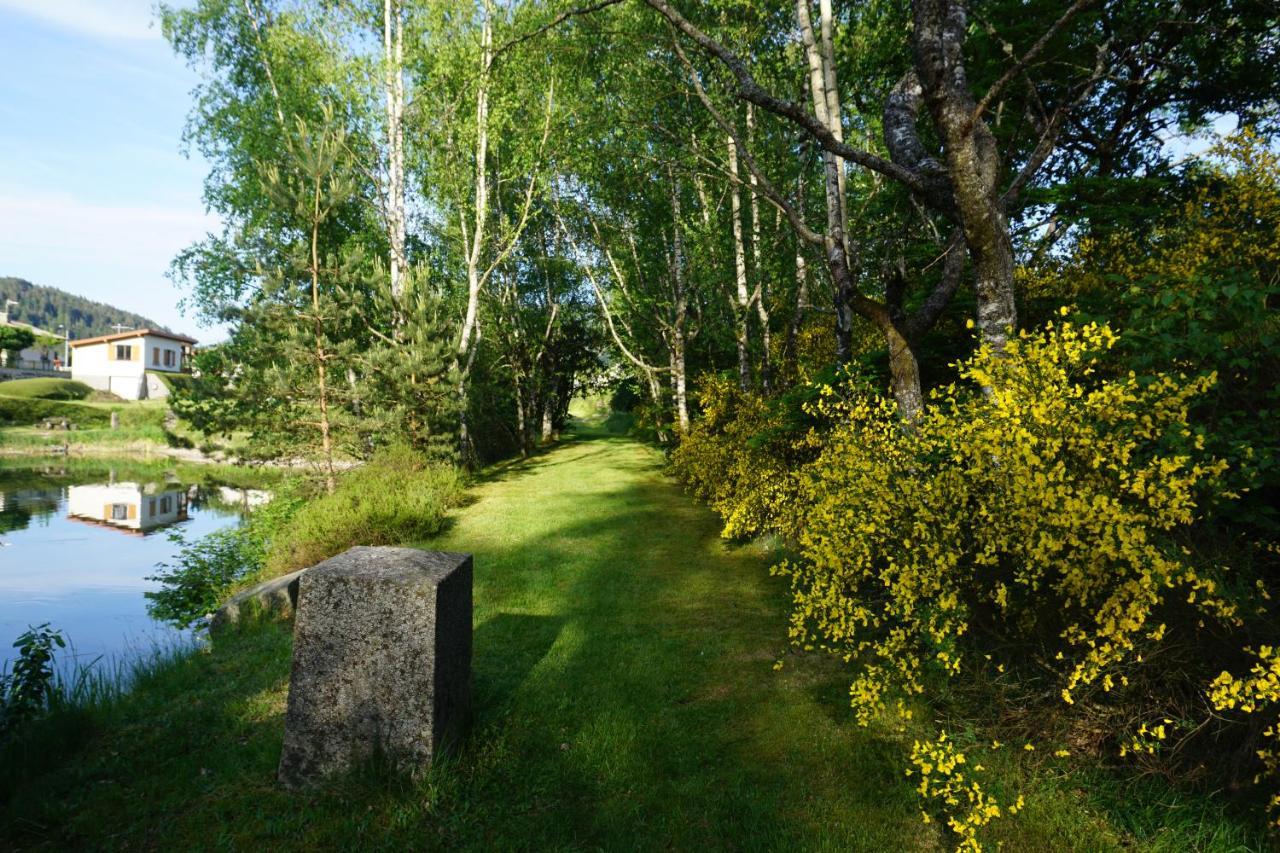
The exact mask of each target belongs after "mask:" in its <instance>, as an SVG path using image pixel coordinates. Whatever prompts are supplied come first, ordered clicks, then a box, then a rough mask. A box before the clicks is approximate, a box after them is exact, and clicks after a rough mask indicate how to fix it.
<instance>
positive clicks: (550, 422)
mask: <svg viewBox="0 0 1280 853" xmlns="http://www.w3.org/2000/svg"><path fill="white" fill-rule="evenodd" d="M552 404H553V398H552V395H551V394H543V395H542V443H543V444H546V443H547V442H548V441H551V439H553V438H555V413H554V412H553V411H552Z"/></svg>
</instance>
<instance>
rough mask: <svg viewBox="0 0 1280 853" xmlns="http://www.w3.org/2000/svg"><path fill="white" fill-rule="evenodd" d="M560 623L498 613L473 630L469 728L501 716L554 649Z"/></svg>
mask: <svg viewBox="0 0 1280 853" xmlns="http://www.w3.org/2000/svg"><path fill="white" fill-rule="evenodd" d="M563 625H564V620H563V619H561V618H558V617H555V616H533V615H529V614H525V613H499V614H498V615H496V616H493V617H491V618H490V619H488V620H487V621H486V622H485V623H484V624H483V625H481V626H480V627H479V628H477V629H476V632H475V637H474V642H473V648H474V659H473V666H472V699H473V703H474V711H475V714H474V720H473V725H476V726H481V725H484V724H486V723H487V722H489V721H491V720H493V719H494V718H496V717H498V716H500V715H501V713H502V710H503V709H504V708H505V707H506V706H507V704H508V703H509V702H510V701H511V700H512V697H513V696H514V694H515V693H516V692H517V691H518V690H519V689H520V685H521V684H523V683H524V681H525V679H526V678H528V676H529V673H531V672H532V671H533V669H534V667H536V666H537V665H538V663H539V662H541V661H542V659H543V658H544V657H546V655H547V652H549V651H550V650H551V647H552V646H553V645H555V642H556V638H557V637H559V636H560V630H561V628H562V627H563Z"/></svg>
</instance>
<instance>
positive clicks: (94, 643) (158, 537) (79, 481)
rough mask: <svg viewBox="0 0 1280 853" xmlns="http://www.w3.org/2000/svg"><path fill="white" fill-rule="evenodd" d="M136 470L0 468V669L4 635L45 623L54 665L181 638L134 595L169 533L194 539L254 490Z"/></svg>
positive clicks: (222, 523)
mask: <svg viewBox="0 0 1280 853" xmlns="http://www.w3.org/2000/svg"><path fill="white" fill-rule="evenodd" d="M136 468H137V466H134V473H133V474H132V476H130V475H129V474H128V473H126V472H127V471H129V470H130V469H129V468H128V466H122V467H121V468H119V469H116V468H114V467H112V466H111V464H110V463H107V462H104V463H103V464H102V468H101V470H97V469H96V468H93V469H90V470H85V469H84V468H83V467H82V466H75V467H73V468H66V467H59V465H58V464H57V463H48V464H44V465H39V466H33V467H31V468H13V467H5V468H3V469H0V669H3V668H6V667H7V666H8V664H9V663H10V662H11V661H12V659H13V658H14V657H15V655H16V651H15V650H14V649H13V648H12V646H11V644H12V643H13V641H14V640H15V639H16V638H17V637H18V636H19V635H20V634H22V633H23V632H24V631H25V630H26V629H27V627H28V626H31V625H39V624H41V623H45V622H48V623H50V624H51V625H52V626H53V627H54V628H56V629H58V630H60V631H61V632H62V633H63V635H64V636H65V637H66V639H67V641H68V645H69V648H68V649H67V650H66V651H64V652H63V653H61V655H60V656H59V660H58V663H59V668H60V669H62V670H63V671H64V672H65V671H67V670H68V669H70V668H72V667H73V666H74V665H75V664H77V663H80V664H87V663H93V662H94V661H98V662H99V663H101V662H103V661H106V662H115V663H119V662H124V661H128V660H129V659H131V658H136V657H138V656H145V655H148V654H151V653H152V652H154V650H155V649H157V648H168V647H172V646H174V645H178V644H183V643H189V642H190V641H191V633H190V632H184V631H179V630H177V629H175V628H173V627H171V626H168V625H164V624H161V623H159V622H157V621H155V620H153V619H152V618H151V617H150V616H148V614H147V600H146V598H145V596H144V595H143V593H145V592H147V591H148V590H153V589H156V588H158V586H159V584H157V583H156V582H155V581H150V580H147V577H148V576H149V575H154V574H156V572H157V564H159V563H164V562H170V561H172V560H173V558H174V556H175V555H176V553H177V551H178V548H179V545H178V544H177V543H175V542H174V541H172V540H171V539H170V536H169V534H170V533H171V532H172V531H175V530H180V531H181V532H182V534H183V535H184V536H185V537H187V538H196V537H199V536H203V535H205V534H207V533H210V532H212V531H214V530H218V529H219V528H223V527H227V526H230V525H236V524H239V523H240V520H241V519H242V518H243V516H244V514H245V512H246V511H247V509H248V507H249V505H250V504H251V503H252V502H254V501H255V500H257V499H259V496H260V494H261V493H250V492H244V491H241V490H238V489H230V488H226V487H222V486H219V485H217V484H216V483H208V482H205V483H191V482H183V481H181V480H179V479H176V477H174V476H173V475H172V474H169V473H165V472H163V471H161V472H158V473H155V474H150V475H147V476H140V475H138V474H137V473H136Z"/></svg>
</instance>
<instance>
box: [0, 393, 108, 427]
mask: <svg viewBox="0 0 1280 853" xmlns="http://www.w3.org/2000/svg"><path fill="white" fill-rule="evenodd" d="M62 418H66V419H67V420H68V421H69V422H71V423H73V424H75V425H76V426H78V427H81V428H84V427H94V426H105V425H107V424H109V423H110V422H111V413H110V411H108V410H107V409H99V408H97V407H95V406H85V405H81V404H79V403H68V402H63V401H60V400H40V399H36V398H30V399H24V398H21V397H3V396H0V426H30V425H32V424H37V423H40V422H41V421H43V420H46V419H57V420H60V419H62Z"/></svg>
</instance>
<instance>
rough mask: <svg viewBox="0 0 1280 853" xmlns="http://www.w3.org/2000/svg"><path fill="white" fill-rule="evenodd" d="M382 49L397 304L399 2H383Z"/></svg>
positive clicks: (400, 258) (402, 261) (400, 249)
mask: <svg viewBox="0 0 1280 853" xmlns="http://www.w3.org/2000/svg"><path fill="white" fill-rule="evenodd" d="M382 49H383V62H384V65H385V78H384V87H385V89H386V101H387V192H386V205H387V210H386V223H387V242H388V244H389V245H390V259H389V261H390V262H389V264H388V267H389V269H390V273H391V294H392V296H393V297H395V299H396V300H397V302H398V301H399V300H400V299H401V297H402V296H403V295H404V274H405V270H406V269H407V267H408V261H407V259H406V257H405V228H406V225H405V203H404V184H405V176H404V22H403V20H402V10H401V6H400V0H384V2H383V7H382Z"/></svg>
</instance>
